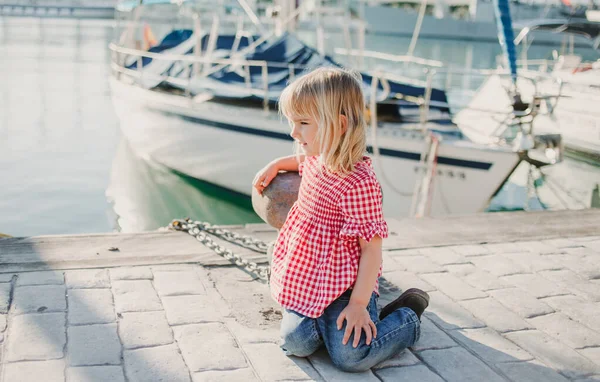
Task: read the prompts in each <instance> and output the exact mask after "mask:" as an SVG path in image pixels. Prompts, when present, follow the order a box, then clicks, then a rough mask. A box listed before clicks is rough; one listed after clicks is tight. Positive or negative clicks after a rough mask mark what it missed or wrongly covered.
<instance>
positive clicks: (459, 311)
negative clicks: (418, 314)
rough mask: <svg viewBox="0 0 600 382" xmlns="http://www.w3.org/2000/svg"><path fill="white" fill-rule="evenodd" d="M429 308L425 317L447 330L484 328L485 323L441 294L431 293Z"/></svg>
mask: <svg viewBox="0 0 600 382" xmlns="http://www.w3.org/2000/svg"><path fill="white" fill-rule="evenodd" d="M429 297H430V300H429V307H428V308H427V310H426V311H425V315H426V316H427V317H428V318H430V319H431V320H432V321H433V322H435V323H436V324H437V325H438V326H440V327H442V328H443V329H445V330H452V329H459V328H463V329H464V328H482V327H484V326H485V324H484V323H483V322H481V321H480V320H478V319H477V318H475V317H474V316H473V314H471V312H469V311H468V310H465V309H464V308H463V307H461V306H460V305H459V304H458V303H457V302H456V301H453V300H452V299H450V298H449V297H448V296H446V295H444V294H443V293H441V292H431V293H429Z"/></svg>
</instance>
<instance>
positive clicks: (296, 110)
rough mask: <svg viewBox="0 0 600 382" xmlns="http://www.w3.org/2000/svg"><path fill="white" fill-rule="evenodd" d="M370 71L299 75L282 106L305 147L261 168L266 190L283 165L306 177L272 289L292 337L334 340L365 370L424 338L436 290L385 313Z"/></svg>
mask: <svg viewBox="0 0 600 382" xmlns="http://www.w3.org/2000/svg"><path fill="white" fill-rule="evenodd" d="M361 83H362V82H361V79H360V75H358V74H354V73H351V72H349V71H346V70H342V69H338V68H321V69H317V70H315V71H313V72H311V73H309V74H307V75H305V76H303V77H300V78H298V79H297V80H295V81H294V82H293V83H291V84H290V85H289V86H288V87H287V88H286V89H285V90H284V91H283V93H282V94H281V98H280V100H279V107H280V111H281V112H282V114H283V115H284V116H285V117H286V118H287V119H288V121H289V123H290V126H291V128H292V132H291V136H292V137H293V138H294V140H295V141H296V143H297V145H298V146H299V148H300V150H301V153H298V154H297V155H292V156H289V157H284V158H279V159H276V160H274V161H273V162H271V163H269V164H268V165H267V166H266V167H265V168H264V169H263V170H261V171H260V172H259V173H258V174H257V176H256V178H255V180H254V187H255V188H256V189H257V190H258V192H259V193H262V190H263V189H264V188H265V187H267V186H268V185H269V183H270V182H271V181H272V180H273V178H274V177H275V176H277V174H278V173H279V171H298V172H299V173H300V176H302V182H301V185H300V191H299V194H298V200H297V201H296V203H295V204H294V205H293V206H292V208H291V210H290V212H289V214H288V216H287V219H286V222H285V224H284V225H283V227H282V228H281V230H280V232H279V236H278V238H277V243H276V246H275V250H274V253H273V260H272V264H271V293H272V296H273V298H275V299H276V300H277V301H278V302H279V303H280V304H281V306H282V307H283V308H284V312H283V320H282V323H281V337H282V341H283V343H282V345H281V347H282V348H283V349H284V351H285V352H286V354H287V355H295V356H298V357H306V356H309V355H311V354H312V353H313V352H315V351H316V350H317V349H318V348H320V347H321V346H322V345H325V347H326V348H327V351H328V352H329V355H330V356H331V360H332V361H333V363H334V364H335V365H336V366H337V367H339V368H340V369H342V370H345V371H353V372H358V371H364V370H367V369H369V368H371V367H372V366H374V365H376V364H377V363H379V362H381V361H384V360H386V359H388V358H390V357H392V356H393V355H395V354H397V353H398V352H400V351H401V350H403V349H405V348H407V347H409V346H412V345H413V344H414V343H415V342H416V341H417V340H418V339H419V336H420V317H421V314H422V313H423V311H424V310H425V308H426V307H427V305H428V304H429V296H428V295H427V293H425V292H423V291H421V290H418V289H409V290H407V291H406V292H404V293H403V294H402V295H401V296H400V297H399V298H397V299H396V300H395V301H393V302H392V303H390V304H389V305H387V306H386V307H384V308H383V309H382V311H381V313H380V314H379V316H378V315H377V298H378V286H379V282H378V277H379V276H380V275H381V263H382V253H381V245H382V238H386V237H387V236H388V227H387V224H386V222H385V221H384V219H383V213H382V207H381V203H382V194H381V187H380V185H379V182H378V181H377V178H376V176H375V172H374V171H373V168H372V164H371V160H370V159H369V158H368V157H365V156H364V154H365V152H366V133H365V120H364V108H365V103H364V99H363V93H362V90H361Z"/></svg>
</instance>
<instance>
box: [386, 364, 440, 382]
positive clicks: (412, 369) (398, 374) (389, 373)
mask: <svg viewBox="0 0 600 382" xmlns="http://www.w3.org/2000/svg"><path fill="white" fill-rule="evenodd" d="M375 374H376V375H377V376H378V377H379V378H381V380H382V381H384V382H397V381H418V382H444V380H443V379H442V378H440V376H439V375H437V374H436V373H434V372H433V371H431V370H429V368H428V367H427V366H423V365H416V366H408V367H392V368H388V369H381V370H377V371H376V372H375Z"/></svg>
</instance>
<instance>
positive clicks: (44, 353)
mask: <svg viewBox="0 0 600 382" xmlns="http://www.w3.org/2000/svg"><path fill="white" fill-rule="evenodd" d="M8 333H9V334H8V336H7V337H8V341H7V344H5V347H6V348H5V351H6V353H5V356H6V360H7V361H9V362H15V361H36V360H50V359H57V358H62V357H63V356H64V353H63V348H64V346H65V343H66V341H67V339H66V333H65V313H45V314H24V315H20V316H14V317H12V318H11V326H10V328H9V330H8Z"/></svg>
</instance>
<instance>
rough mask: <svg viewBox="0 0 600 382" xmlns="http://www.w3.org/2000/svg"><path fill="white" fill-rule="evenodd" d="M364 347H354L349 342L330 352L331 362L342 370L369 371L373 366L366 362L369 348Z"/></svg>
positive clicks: (352, 371)
mask: <svg viewBox="0 0 600 382" xmlns="http://www.w3.org/2000/svg"><path fill="white" fill-rule="evenodd" d="M361 348H362V347H358V348H353V347H352V345H350V344H348V345H345V346H341V347H339V348H337V349H332V350H333V351H331V352H330V354H329V355H330V357H331V362H333V364H334V365H335V366H336V367H337V368H338V369H340V370H342V371H347V372H350V373H359V372H362V371H367V370H369V369H370V368H371V367H370V365H368V364H367V363H366V362H365V359H366V357H367V355H368V350H367V349H364V348H362V349H361Z"/></svg>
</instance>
